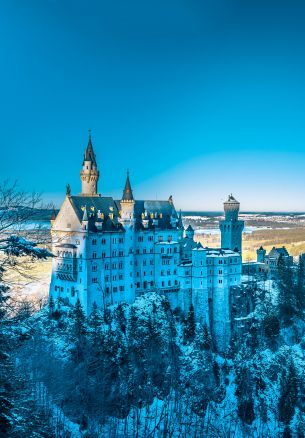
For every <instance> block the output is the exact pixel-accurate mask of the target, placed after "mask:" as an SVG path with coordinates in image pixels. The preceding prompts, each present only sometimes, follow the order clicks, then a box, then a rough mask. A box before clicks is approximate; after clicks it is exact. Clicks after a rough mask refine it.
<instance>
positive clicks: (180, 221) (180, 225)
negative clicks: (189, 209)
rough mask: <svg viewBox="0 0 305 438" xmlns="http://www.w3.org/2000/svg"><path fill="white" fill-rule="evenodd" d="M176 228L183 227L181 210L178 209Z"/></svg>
mask: <svg viewBox="0 0 305 438" xmlns="http://www.w3.org/2000/svg"><path fill="white" fill-rule="evenodd" d="M177 225H178V228H183V222H182V212H181V210H180V211H179V216H178V224H177Z"/></svg>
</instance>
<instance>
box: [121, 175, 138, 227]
mask: <svg viewBox="0 0 305 438" xmlns="http://www.w3.org/2000/svg"><path fill="white" fill-rule="evenodd" d="M134 205H135V201H134V198H133V193H132V189H131V184H130V179H129V171H128V170H127V176H126V182H125V187H124V190H123V196H122V199H121V202H120V206H121V222H132V221H133V217H134Z"/></svg>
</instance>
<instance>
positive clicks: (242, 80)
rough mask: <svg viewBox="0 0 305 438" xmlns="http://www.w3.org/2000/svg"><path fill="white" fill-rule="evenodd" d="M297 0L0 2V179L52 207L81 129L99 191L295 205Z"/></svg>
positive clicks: (304, 16)
mask: <svg viewBox="0 0 305 438" xmlns="http://www.w3.org/2000/svg"><path fill="white" fill-rule="evenodd" d="M304 22H305V2H304V1H303V2H301V1H298V2H297V1H294V0H291V1H289V2H288V1H286V2H282V1H276V2H275V1H274V2H273V1H268V0H265V1H260V0H256V1H252V0H249V1H245V0H241V1H236V0H231V1H225V0H198V1H195V0H185V1H181V0H166V1H164V0H155V1H143V0H142V1H134V0H128V1H126V0H116V1H104V0H99V1H88V0H87V1H76V0H74V1H68V0H43V1H42V0H36V1H34V0H27V1H26V2H25V1H24V0H22V1H21V0H20V1H17V0H16V1H15V0H7V1H4V2H2V4H1V14H0V35H1V38H0V50H1V55H2V63H1V69H0V84H1V85H0V87H1V88H0V90H1V100H0V130H1V146H0V147H1V157H2V159H1V160H0V175H1V180H3V179H6V178H11V179H13V180H15V179H17V180H18V181H19V184H20V186H21V187H22V188H24V189H26V190H36V191H40V192H43V193H44V198H45V199H46V200H47V201H54V202H55V203H56V204H57V205H59V204H60V203H61V201H62V199H63V197H64V194H65V185H66V183H68V182H69V183H70V185H71V187H72V192H73V193H78V192H79V191H80V180H79V171H80V167H81V163H82V157H83V151H84V148H85V147H86V144H87V137H88V129H89V128H90V129H91V130H92V138H93V146H94V149H95V152H96V155H97V160H98V165H99V170H100V174H101V177H100V183H99V191H100V192H101V193H102V194H103V195H111V196H115V197H116V198H117V197H120V196H121V192H122V188H123V185H124V181H125V174H126V169H127V168H129V169H130V177H131V183H132V186H133V190H134V195H135V197H136V198H138V199H143V198H147V199H156V198H158V199H161V198H165V199H167V198H168V197H169V195H171V194H172V195H173V198H174V201H175V204H176V207H178V208H182V209H184V210H191V209H194V210H219V209H220V208H221V203H222V201H223V200H224V198H225V197H226V196H227V195H228V193H231V192H232V193H233V194H234V195H235V196H236V197H237V198H238V199H239V201H240V202H241V208H242V210H248V211H249V210H250V211H253V210H261V211H263V210H268V211H271V210H272V211H305V172H304V169H305V147H304V146H305V26H304Z"/></svg>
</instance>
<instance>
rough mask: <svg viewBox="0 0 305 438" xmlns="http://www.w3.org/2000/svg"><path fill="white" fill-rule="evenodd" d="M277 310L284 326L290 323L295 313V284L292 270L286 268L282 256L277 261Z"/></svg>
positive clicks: (289, 267) (288, 267)
mask: <svg viewBox="0 0 305 438" xmlns="http://www.w3.org/2000/svg"><path fill="white" fill-rule="evenodd" d="M277 283H278V288H279V295H278V309H279V317H280V318H281V320H282V321H283V323H284V325H286V326H288V325H290V324H291V323H292V318H293V316H294V315H295V313H296V299H295V284H294V279H293V270H292V267H291V266H287V264H286V263H285V260H284V259H283V257H282V255H281V256H280V257H279V261H278V281H277Z"/></svg>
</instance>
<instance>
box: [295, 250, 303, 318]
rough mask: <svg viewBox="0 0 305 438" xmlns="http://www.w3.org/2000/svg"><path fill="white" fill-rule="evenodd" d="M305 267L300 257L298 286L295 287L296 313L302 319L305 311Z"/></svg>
mask: <svg viewBox="0 0 305 438" xmlns="http://www.w3.org/2000/svg"><path fill="white" fill-rule="evenodd" d="M304 280H305V267H304V261H303V258H302V257H301V256H300V257H299V263H298V271H297V284H296V287H295V299H296V311H297V314H298V315H299V316H300V317H301V318H302V317H303V316H304V310H305V287H304Z"/></svg>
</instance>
